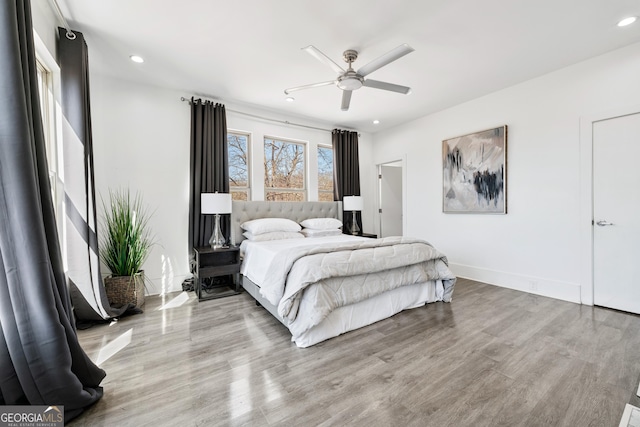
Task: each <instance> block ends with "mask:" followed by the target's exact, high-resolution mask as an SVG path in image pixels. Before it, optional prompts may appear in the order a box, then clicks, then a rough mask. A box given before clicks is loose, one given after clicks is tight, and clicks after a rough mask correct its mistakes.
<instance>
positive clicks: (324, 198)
mask: <svg viewBox="0 0 640 427" xmlns="http://www.w3.org/2000/svg"><path fill="white" fill-rule="evenodd" d="M318 200H319V201H321V202H333V191H332V192H331V193H327V192H319V193H318Z"/></svg>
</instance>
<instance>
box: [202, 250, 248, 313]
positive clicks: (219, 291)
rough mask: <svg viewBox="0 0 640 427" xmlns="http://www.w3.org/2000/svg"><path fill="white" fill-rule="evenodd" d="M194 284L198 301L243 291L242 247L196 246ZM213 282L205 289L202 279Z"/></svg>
mask: <svg viewBox="0 0 640 427" xmlns="http://www.w3.org/2000/svg"><path fill="white" fill-rule="evenodd" d="M193 250H194V251H195V266H194V268H195V271H194V272H193V274H194V281H195V283H194V285H195V291H196V295H197V296H198V301H204V300H208V299H214V298H222V297H228V296H231V295H237V294H239V293H240V292H241V286H240V278H239V277H238V276H239V274H240V247H239V246H230V247H228V248H221V249H212V248H211V246H204V247H199V248H194V249H193ZM203 279H211V282H212V284H211V285H210V286H207V289H203V287H202V280H203Z"/></svg>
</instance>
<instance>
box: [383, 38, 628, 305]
mask: <svg viewBox="0 0 640 427" xmlns="http://www.w3.org/2000/svg"><path fill="white" fill-rule="evenodd" d="M639 75H640V44H635V45H631V46H628V47H626V48H623V49H619V50H617V51H614V52H610V53H608V54H606V55H602V56H600V57H597V58H594V59H591V60H588V61H585V62H582V63H579V64H575V65H573V66H571V67H567V68H564V69H562V70H559V71H557V72H554V73H550V74H548V75H545V76H542V77H540V78H536V79H534V80H530V81H528V82H525V83H522V84H519V85H516V86H513V87H511V88H508V89H505V90H502V91H499V92H496V93H493V94H490V95H488V96H485V97H482V98H479V99H476V100H474V101H471V102H468V103H465V104H461V105H458V106H456V107H453V108H450V109H447V110H444V111H441V112H438V113H435V114H431V115H428V116H426V117H423V118H421V119H418V120H415V121H413V122H411V123H409V124H406V125H402V126H399V127H396V128H394V129H391V130H387V131H384V132H380V133H377V134H375V135H374V162H375V163H383V162H386V161H390V160H395V159H398V158H406V159H407V164H406V176H407V181H408V182H406V186H407V203H406V206H407V212H406V213H405V214H406V216H407V221H406V224H407V230H406V231H405V234H406V235H413V236H416V237H421V238H424V239H427V240H429V241H430V242H432V243H433V244H434V245H435V246H436V247H438V248H439V249H441V250H442V251H443V252H444V253H445V254H446V255H447V256H448V258H449V261H450V263H451V266H452V269H453V270H454V272H455V273H456V274H457V275H459V276H461V277H468V278H472V279H477V280H481V281H484V282H488V283H493V284H496V285H501V286H505V287H510V288H515V289H520V290H525V291H529V292H533V293H539V294H542V295H547V296H552V297H556V298H561V299H565V300H569V301H575V302H580V301H584V296H585V295H590V294H591V286H592V284H591V283H581V282H580V278H581V277H583V276H584V275H583V274H581V273H582V269H583V268H585V265H584V262H581V257H580V253H581V247H580V244H581V239H580V237H581V235H580V233H581V231H580V230H581V224H580V220H581V200H580V190H581V188H582V186H583V185H584V183H582V182H581V181H580V180H581V178H580V177H581V175H580V172H581V171H580V161H579V159H580V132H579V130H580V118H581V117H582V116H585V115H593V114H596V113H599V112H604V111H607V110H612V109H618V108H621V107H625V106H631V105H637V104H638V99H640V84H638V76H639ZM413 96H419V94H414V95H413ZM503 124H506V125H508V143H507V144H508V153H507V157H508V160H507V161H508V166H507V186H508V188H507V204H508V214H507V215H461V214H458V215H456V214H446V215H445V214H443V213H442V145H441V144H442V140H444V139H447V138H451V137H455V136H458V135H464V134H467V133H471V132H475V131H480V130H484V129H489V128H492V127H497V126H500V125H503ZM583 179H584V178H583ZM582 209H590V206H584V207H582ZM582 229H584V227H582ZM586 302H589V301H588V298H587V301H586Z"/></svg>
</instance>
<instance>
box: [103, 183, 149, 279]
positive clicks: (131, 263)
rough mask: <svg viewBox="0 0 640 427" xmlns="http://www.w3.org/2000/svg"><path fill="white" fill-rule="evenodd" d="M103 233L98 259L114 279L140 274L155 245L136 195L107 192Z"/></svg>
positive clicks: (141, 204)
mask: <svg viewBox="0 0 640 427" xmlns="http://www.w3.org/2000/svg"><path fill="white" fill-rule="evenodd" d="M101 201H102V207H103V212H104V217H103V220H104V221H103V223H104V227H105V228H106V230H105V231H104V233H103V240H102V241H101V245H100V258H101V259H102V262H104V263H105V265H106V266H107V267H108V268H109V270H111V273H112V274H113V275H114V276H133V275H134V274H136V273H138V271H140V269H141V267H142V264H143V263H144V262H145V260H146V259H147V257H148V256H149V252H150V251H151V247H152V246H153V244H154V238H153V236H152V235H151V230H150V229H149V218H150V217H151V215H149V213H148V212H147V210H146V208H145V206H144V205H143V203H142V197H141V196H140V195H139V194H136V195H135V196H133V197H132V196H131V194H130V193H129V190H128V189H127V190H117V191H111V190H109V204H108V205H107V204H105V202H104V200H102V199H101Z"/></svg>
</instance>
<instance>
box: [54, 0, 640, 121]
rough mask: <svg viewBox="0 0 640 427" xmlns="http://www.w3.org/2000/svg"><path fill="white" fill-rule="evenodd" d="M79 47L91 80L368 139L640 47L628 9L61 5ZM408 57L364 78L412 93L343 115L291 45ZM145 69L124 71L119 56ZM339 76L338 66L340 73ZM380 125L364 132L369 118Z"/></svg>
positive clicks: (368, 96)
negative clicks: (136, 59)
mask: <svg viewBox="0 0 640 427" xmlns="http://www.w3.org/2000/svg"><path fill="white" fill-rule="evenodd" d="M58 3H59V5H60V7H61V9H62V12H63V14H64V15H65V17H66V19H67V20H68V21H69V23H70V25H71V27H72V28H73V29H74V30H78V31H82V32H83V33H84V35H85V38H86V40H87V44H88V46H89V61H90V68H91V70H92V72H100V73H104V74H108V75H113V76H119V77H122V78H125V79H129V80H134V81H140V82H144V83H147V84H155V85H159V86H162V87H166V88H171V89H177V90H180V91H182V92H184V95H185V96H190V95H193V94H197V95H200V96H207V97H212V98H216V99H220V100H221V101H222V102H230V103H235V104H240V105H241V104H251V105H255V106H260V107H263V108H266V109H269V110H273V111H276V112H283V113H286V114H287V116H289V115H294V116H301V117H307V118H311V119H314V120H316V121H320V122H322V123H326V124H327V125H328V126H340V127H345V128H352V129H358V130H360V131H365V132H376V131H378V130H381V129H385V128H388V127H391V126H396V125H398V124H401V123H404V122H407V121H409V120H412V119H415V118H418V117H421V116H424V115H426V114H429V113H432V112H435V111H438V110H442V109H444V108H447V107H450V106H453V105H456V104H460V103H462V102H465V101H468V100H471V99H474V98H477V97H479V96H482V95H485V94H488V93H491V92H494V91H496V90H499V89H502V88H505V87H508V86H511V85H514V84H516V83H519V82H522V81H525V80H528V79H531V78H534V77H536V76H540V75H542V74H545V73H548V72H550V71H553V70H556V69H559V68H562V67H565V66H568V65H570V64H574V63H576V62H579V61H582V60H585V59H587V58H590V57H593V56H597V55H600V54H602V53H605V52H607V51H610V50H613V49H616V48H620V47H622V46H626V45H629V44H631V43H635V42H638V41H640V22H636V23H635V24H633V25H631V26H629V27H625V28H618V27H617V26H616V23H617V22H618V21H619V20H620V19H621V18H623V17H626V16H629V15H635V16H640V2H639V1H638V0H483V1H478V0H412V1H397V0H396V1H374V0H323V1H319V0H317V1H312V0H271V1H265V0H235V1H232V0H179V1H168V0H165V1H154V0H102V1H99V0H58ZM402 43H407V44H409V45H410V46H411V47H413V48H414V49H415V52H413V53H410V54H408V55H407V56H405V57H403V58H400V59H399V60H397V61H395V62H393V63H391V64H389V65H387V66H386V67H384V68H381V69H380V70H378V71H375V72H374V73H372V74H370V75H369V76H368V77H370V78H372V79H375V80H383V81H388V82H391V83H396V84H401V85H405V86H410V87H411V88H412V93H411V94H410V95H401V94H397V93H392V92H386V91H381V90H377V89H372V88H367V87H363V88H361V89H359V90H357V91H355V92H354V93H353V97H352V99H351V108H350V110H349V111H347V112H344V111H341V110H340V100H341V96H342V91H341V90H340V89H338V88H337V87H335V86H325V87H320V88H315V89H309V90H304V91H299V92H295V93H294V94H293V96H294V97H295V99H296V100H295V102H292V103H289V102H285V97H286V96H285V94H284V92H283V91H284V89H285V88H288V87H292V86H300V85H305V84H309V83H315V82H321V81H327V80H331V79H333V78H335V74H334V73H333V71H332V70H331V69H330V68H329V67H328V66H326V65H325V64H322V63H320V62H319V61H318V60H317V59H315V58H313V57H312V56H310V55H309V54H307V53H306V52H305V51H303V50H301V48H303V47H305V46H308V45H314V46H316V47H317V48H318V49H320V50H321V51H323V52H324V53H325V54H326V55H327V56H329V57H330V58H332V59H333V60H334V61H335V62H336V63H338V64H340V65H343V64H344V62H343V60H342V52H343V51H344V50H346V49H355V50H357V51H358V52H359V53H360V56H359V58H358V60H357V61H356V62H355V64H354V68H355V69H356V70H357V69H358V68H359V67H361V66H362V65H364V64H366V63H367V62H369V61H370V60H372V59H375V58H377V57H378V56H380V55H382V54H384V53H386V52H387V51H389V50H391V49H393V48H394V47H396V46H398V45H400V44H402ZM131 54H138V55H141V56H142V57H144V58H145V63H144V64H140V65H139V64H135V63H133V62H131V61H130V60H129V55H131ZM345 65H346V64H345ZM373 119H378V120H380V124H378V125H373V124H372V120H373Z"/></svg>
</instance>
